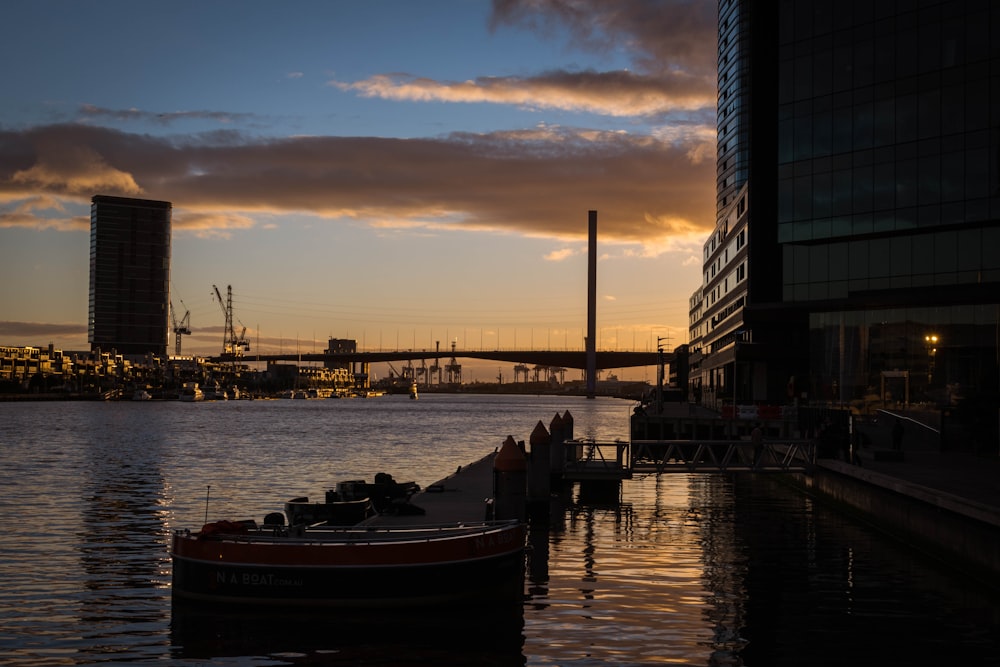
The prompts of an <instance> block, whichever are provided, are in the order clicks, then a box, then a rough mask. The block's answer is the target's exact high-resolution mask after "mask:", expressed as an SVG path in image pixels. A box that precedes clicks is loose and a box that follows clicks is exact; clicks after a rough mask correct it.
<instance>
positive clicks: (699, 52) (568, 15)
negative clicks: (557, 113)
mask: <svg viewBox="0 0 1000 667" xmlns="http://www.w3.org/2000/svg"><path fill="white" fill-rule="evenodd" d="M490 23H491V25H492V26H493V27H494V28H496V27H500V26H504V25H515V26H520V27H524V28H529V29H533V30H536V31H539V32H541V33H543V34H546V35H549V34H552V33H554V32H556V31H557V30H559V29H568V30H569V32H570V37H571V40H572V44H573V45H575V46H576V47H577V48H581V49H584V48H586V49H588V50H594V49H605V50H608V51H610V50H612V49H614V48H624V49H627V50H628V51H630V52H631V54H632V58H633V62H634V63H635V66H636V68H637V69H640V70H641V71H643V72H646V73H650V74H669V73H671V72H675V71H677V70H682V71H685V72H687V73H688V74H689V75H691V76H693V77H704V78H706V79H707V80H709V82H710V83H711V84H712V86H714V85H715V71H716V43H717V31H718V8H717V5H716V3H715V2H711V1H709V0H628V1H627V2H624V1H621V2H619V1H616V2H608V1H607V0H493V13H492V17H491V19H490Z"/></svg>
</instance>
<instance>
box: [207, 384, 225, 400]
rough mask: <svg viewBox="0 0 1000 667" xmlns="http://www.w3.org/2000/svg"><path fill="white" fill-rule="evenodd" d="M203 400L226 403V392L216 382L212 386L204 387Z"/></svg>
mask: <svg viewBox="0 0 1000 667" xmlns="http://www.w3.org/2000/svg"><path fill="white" fill-rule="evenodd" d="M204 392H205V400H206V401H227V400H229V396H227V395H226V390H225V389H223V388H222V385H220V384H219V383H218V382H213V383H212V384H209V385H206V387H205V389H204Z"/></svg>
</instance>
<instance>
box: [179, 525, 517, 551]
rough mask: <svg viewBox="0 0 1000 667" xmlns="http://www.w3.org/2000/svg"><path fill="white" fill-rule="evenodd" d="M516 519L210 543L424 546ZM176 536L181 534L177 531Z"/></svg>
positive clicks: (262, 530)
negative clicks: (397, 544)
mask: <svg viewBox="0 0 1000 667" xmlns="http://www.w3.org/2000/svg"><path fill="white" fill-rule="evenodd" d="M518 523H519V522H518V520H517V519H513V520H503V521H485V522H464V523H457V524H456V523H450V524H419V525H412V526H392V527H386V526H346V527H345V526H325V525H319V524H317V525H312V526H301V525H300V526H269V525H266V524H265V525H263V526H259V527H257V528H249V529H247V530H246V532H239V533H237V532H232V533H230V532H225V533H216V534H213V535H212V536H211V538H210V539H213V540H222V541H226V542H254V543H267V542H274V543H279V542H280V543H283V544H287V543H289V542H294V543H295V544H302V545H306V544H315V543H319V544H334V543H336V544H366V543H375V542H377V543H380V544H382V543H400V542H427V541H431V540H435V541H436V540H441V539H448V538H460V537H468V536H470V535H489V534H491V533H497V532H502V531H505V530H508V529H510V528H512V527H514V526H516V525H517V524H518ZM177 532H178V533H185V531H183V530H178V531H177Z"/></svg>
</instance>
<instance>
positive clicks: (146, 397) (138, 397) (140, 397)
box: [132, 389, 153, 401]
mask: <svg viewBox="0 0 1000 667" xmlns="http://www.w3.org/2000/svg"><path fill="white" fill-rule="evenodd" d="M132 400H133V401H151V400H153V395H152V394H150V393H149V392H148V391H146V390H145V389H136V390H135V391H134V392H132Z"/></svg>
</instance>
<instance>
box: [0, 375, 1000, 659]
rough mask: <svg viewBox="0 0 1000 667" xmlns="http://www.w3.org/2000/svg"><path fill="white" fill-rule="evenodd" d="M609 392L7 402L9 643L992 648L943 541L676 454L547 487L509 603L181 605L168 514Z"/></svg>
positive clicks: (545, 415) (353, 475)
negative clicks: (542, 516)
mask: <svg viewBox="0 0 1000 667" xmlns="http://www.w3.org/2000/svg"><path fill="white" fill-rule="evenodd" d="M631 408H632V404H631V403H630V402H628V401H622V400H617V399H611V398H598V399H595V400H587V399H584V398H580V397H553V396H482V395H462V394H430V393H422V394H421V396H420V399H419V400H417V401H413V400H409V398H408V397H407V396H383V397H378V398H371V399H351V400H330V399H327V400H322V399H318V400H270V401H261V400H257V401H222V402H203V403H180V402H176V401H166V402H160V401H146V402H118V403H99V402H19V403H0V516H2V517H3V518H4V520H5V521H4V522H5V528H4V536H3V539H2V541H0V581H2V582H3V585H2V586H0V664H3V665H12V666H14V665H16V666H20V665H24V666H29V665H30V666H31V667H37V666H40V665H96V664H105V663H121V664H142V665H147V664H148V665H153V664H155V665H163V666H166V667H173V666H177V665H522V664H526V665H656V664H665V663H673V664H696V665H752V666H767V667H782V666H786V665H788V666H791V665H844V664H859V665H897V664H907V665H958V664H963V665H973V664H974V665H998V664H1000V607H998V606H997V604H996V600H997V592H996V591H991V590H985V589H983V588H981V587H980V585H979V584H978V583H977V582H976V581H974V580H972V579H970V578H968V577H967V576H966V575H964V574H963V573H962V572H960V571H956V570H955V569H954V568H952V567H949V565H948V564H947V563H940V562H936V561H931V560H929V559H928V558H926V557H925V556H923V555H922V554H920V553H917V552H915V551H914V550H913V549H911V548H908V547H907V546H906V545H904V544H900V543H898V542H896V541H894V540H892V539H890V538H888V537H887V536H885V535H883V534H881V533H878V532H876V531H874V530H872V529H871V528H869V527H868V526H866V525H864V524H862V523H859V522H857V521H855V520H852V519H850V518H848V517H845V516H843V515H841V514H839V513H837V512H836V511H834V510H832V509H831V508H829V507H827V506H825V505H823V504H821V503H818V502H816V501H814V500H813V499H810V498H809V497H806V496H804V495H801V494H800V493H798V492H796V491H793V490H791V489H790V488H789V487H787V486H785V485H783V484H781V483H780V481H779V480H778V479H777V477H776V476H774V475H765V474H757V475H753V474H742V475H730V476H726V475H718V474H715V475H704V474H703V475H688V474H664V475H660V476H655V475H650V476H645V477H637V478H635V479H632V480H628V481H626V482H624V483H623V485H622V489H621V493H620V495H618V496H614V495H613V496H612V497H610V498H609V497H604V498H599V499H592V498H586V497H582V496H580V494H579V490H578V489H575V488H574V489H570V490H568V491H566V492H565V493H562V494H555V495H554V496H553V498H552V502H551V507H550V508H549V510H548V513H547V520H546V521H540V522H537V524H536V525H533V526H532V530H531V534H530V537H529V541H530V548H529V550H528V556H527V563H526V581H525V601H524V604H523V606H519V607H517V608H516V609H480V608H476V609H443V610H436V611H433V612H427V611H419V612H414V611H386V612H377V613H376V612H364V613H361V612H357V613H355V612H349V611H348V612H344V611H339V612H336V613H328V612H320V611H311V612H308V613H296V614H291V613H282V614H273V613H261V612H249V611H236V610H227V611H220V610H218V609H214V608H205V607H202V606H198V605H174V604H172V600H171V594H170V573H171V564H170V559H169V555H168V552H167V546H168V540H169V535H170V534H171V532H172V531H174V530H176V529H184V528H191V529H197V528H199V527H200V526H201V525H202V523H204V522H205V520H206V518H207V519H208V520H216V519H222V518H226V519H245V518H254V519H257V520H258V521H260V520H261V519H262V517H263V516H264V515H265V514H266V513H268V512H272V511H275V510H280V509H281V507H282V505H283V503H284V501H285V500H287V499H289V498H292V497H296V496H302V495H307V496H310V497H315V498H317V499H320V498H322V496H323V493H324V491H325V490H326V489H328V488H331V487H332V486H333V485H334V484H335V483H336V482H337V481H339V480H348V479H367V480H372V479H373V478H374V476H375V474H376V473H379V472H388V473H390V474H391V475H392V476H393V477H394V478H395V479H396V480H397V481H415V482H417V483H418V484H420V485H421V486H422V487H424V486H427V485H428V484H431V483H433V482H435V481H437V480H439V479H441V478H443V477H445V476H447V475H448V474H450V473H452V472H454V470H455V469H456V468H457V467H458V466H461V465H465V464H467V463H470V462H472V461H474V460H477V459H479V458H481V457H482V456H484V455H485V454H487V453H489V452H491V451H493V450H494V449H495V448H497V447H499V446H500V445H501V443H502V442H503V441H504V440H505V439H506V437H507V436H508V435H511V436H513V437H514V439H515V440H524V441H528V439H529V436H530V434H531V431H532V429H533V428H534V427H535V425H536V424H537V423H538V422H539V421H541V422H542V423H543V424H544V425H545V426H546V427H548V425H549V423H550V422H551V420H552V418H553V417H554V416H555V415H556V414H557V413H559V414H563V413H565V411H567V410H568V411H569V412H570V413H571V414H572V416H573V419H574V424H575V435H576V437H577V438H596V439H599V440H613V439H616V438H622V439H627V438H628V416H629V413H630V411H631Z"/></svg>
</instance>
